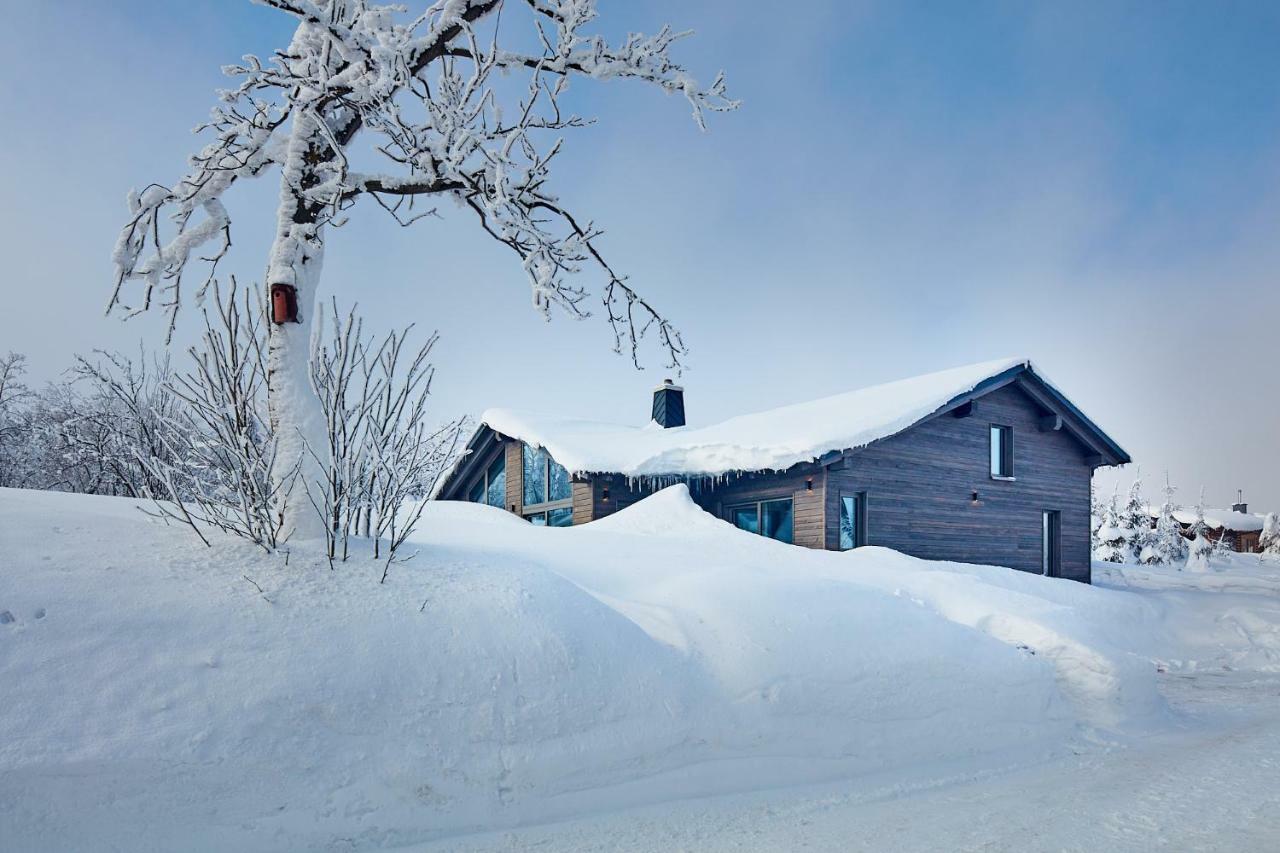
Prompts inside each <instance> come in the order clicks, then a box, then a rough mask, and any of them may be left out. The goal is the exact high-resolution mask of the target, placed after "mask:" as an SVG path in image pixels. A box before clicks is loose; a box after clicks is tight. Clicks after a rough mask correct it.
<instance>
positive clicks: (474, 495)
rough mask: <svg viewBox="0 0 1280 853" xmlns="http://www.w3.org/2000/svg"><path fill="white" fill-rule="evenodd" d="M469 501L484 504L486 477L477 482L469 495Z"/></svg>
mask: <svg viewBox="0 0 1280 853" xmlns="http://www.w3.org/2000/svg"><path fill="white" fill-rule="evenodd" d="M467 500H469V501H471V502H472V503H473V504H478V503H483V502H484V477H481V478H480V479H479V480H477V481H476V484H475V486H474V487H473V488H472V489H471V491H470V492H469V493H468V494H467Z"/></svg>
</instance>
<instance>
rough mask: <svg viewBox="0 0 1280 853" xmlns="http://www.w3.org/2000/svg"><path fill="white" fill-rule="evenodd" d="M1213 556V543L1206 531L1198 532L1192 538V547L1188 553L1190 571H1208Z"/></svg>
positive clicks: (1187, 566)
mask: <svg viewBox="0 0 1280 853" xmlns="http://www.w3.org/2000/svg"><path fill="white" fill-rule="evenodd" d="M1212 557H1213V543H1212V542H1211V541H1209V537H1208V536H1207V535H1205V534H1204V533H1201V534H1198V535H1197V536H1196V537H1195V538H1194V539H1192V540H1191V548H1190V549H1189V550H1188V553H1187V565H1186V568H1187V571H1189V572H1207V571H1209V561H1210V559H1211V558H1212Z"/></svg>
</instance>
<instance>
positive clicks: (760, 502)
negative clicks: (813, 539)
mask: <svg viewBox="0 0 1280 853" xmlns="http://www.w3.org/2000/svg"><path fill="white" fill-rule="evenodd" d="M783 502H786V503H789V504H791V538H790V539H776V538H774V537H772V536H768V535H766V534H765V532H764V505H765V504H771V503H783ZM751 506H754V507H755V508H756V529H755V530H747V529H746V528H743V527H738V525H737V524H736V523H735V522H734V518H733V516H734V513H735V511H736V510H740V509H745V508H746V507H751ZM724 515H725V521H727V522H729V523H730V524H732V525H733V526H734V528H736V529H738V530H741V531H743V532H744V533H753V534H755V535H756V536H764V538H765V539H772V540H773V541H774V542H783V543H785V544H787V545H794V544H795V543H796V502H795V498H793V497H791V496H783V497H777V498H757V499H755V500H745V501H735V502H733V503H731V504H725V507H724Z"/></svg>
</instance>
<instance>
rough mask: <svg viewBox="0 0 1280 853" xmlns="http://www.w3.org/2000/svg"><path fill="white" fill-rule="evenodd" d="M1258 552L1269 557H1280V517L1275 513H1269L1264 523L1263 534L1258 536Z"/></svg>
mask: <svg viewBox="0 0 1280 853" xmlns="http://www.w3.org/2000/svg"><path fill="white" fill-rule="evenodd" d="M1258 551H1260V552H1261V553H1263V554H1265V555H1267V556H1268V557H1280V516H1277V515H1276V514H1275V513H1274V512H1269V513H1267V517H1266V518H1265V519H1264V520H1263V522H1262V533H1261V534H1259V536H1258Z"/></svg>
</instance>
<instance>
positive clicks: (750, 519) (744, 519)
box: [729, 504, 760, 533]
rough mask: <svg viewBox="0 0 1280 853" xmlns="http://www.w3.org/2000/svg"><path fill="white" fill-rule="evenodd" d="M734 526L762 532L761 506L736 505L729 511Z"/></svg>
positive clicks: (750, 531)
mask: <svg viewBox="0 0 1280 853" xmlns="http://www.w3.org/2000/svg"><path fill="white" fill-rule="evenodd" d="M729 513H730V516H731V517H732V519H733V526H734V527H737V528H738V529H739V530H745V531H747V532H748V533H759V532H760V507H758V506H757V505H756V504H748V505H747V506H739V507H734V508H733V509H731V510H730V511H729Z"/></svg>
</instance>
